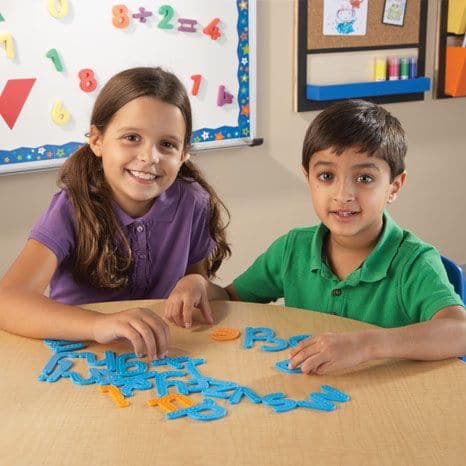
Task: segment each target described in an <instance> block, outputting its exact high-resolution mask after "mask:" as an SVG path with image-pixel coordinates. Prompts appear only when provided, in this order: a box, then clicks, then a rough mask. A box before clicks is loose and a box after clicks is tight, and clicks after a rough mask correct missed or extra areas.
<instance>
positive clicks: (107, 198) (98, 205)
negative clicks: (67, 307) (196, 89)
mask: <svg viewBox="0 0 466 466" xmlns="http://www.w3.org/2000/svg"><path fill="white" fill-rule="evenodd" d="M142 96H150V97H153V98H155V99H158V100H161V101H162V102H167V103H169V104H172V105H175V106H176V107H178V108H179V109H180V111H181V113H182V115H183V119H184V122H185V126H186V134H185V139H184V143H183V151H184V152H188V151H189V148H190V141H191V133H192V118H191V105H190V102H189V97H188V94H187V92H186V89H185V88H184V86H183V84H182V83H181V81H180V80H179V79H178V78H177V77H176V76H175V75H174V74H172V73H170V72H168V71H165V70H163V69H162V68H159V67H157V68H150V67H140V68H131V69H128V70H124V71H121V72H120V73H118V74H116V75H115V76H113V77H112V78H111V79H110V80H109V81H108V82H107V84H105V86H104V87H103V88H102V90H101V91H100V93H99V95H98V96H97V99H96V101H95V103H94V108H93V111H92V116H91V125H95V126H96V127H97V128H98V129H99V130H100V131H102V132H104V131H105V129H106V128H107V126H108V124H109V123H110V121H111V120H112V118H113V116H114V115H115V113H116V112H117V111H118V110H119V109H120V108H122V107H123V106H124V105H126V104H127V103H128V102H130V101H132V100H133V99H136V98H138V97H142ZM178 178H179V179H181V180H183V181H184V182H186V183H192V182H198V183H199V184H200V185H201V186H202V187H203V188H204V189H205V190H206V191H207V192H208V193H209V196H210V219H209V232H210V234H211V236H212V238H213V240H214V241H215V243H216V246H215V248H214V250H213V251H212V253H211V254H210V256H209V257H208V259H207V271H208V275H209V277H211V276H215V272H216V271H217V270H218V268H219V267H220V264H221V263H222V261H223V260H224V259H225V258H227V257H228V256H229V255H230V254H231V251H230V246H229V244H228V242H227V239H226V232H225V229H226V227H227V225H228V221H229V218H230V216H229V212H228V210H227V208H226V207H225V205H224V204H223V202H222V201H221V200H220V198H219V197H218V195H217V194H216V192H215V191H214V189H213V188H212V187H211V186H210V185H209V184H208V183H207V181H206V180H205V179H204V177H203V176H202V174H201V172H200V171H199V169H198V168H197V167H196V166H195V165H194V163H192V162H191V161H186V162H184V163H183V165H182V166H181V169H180V171H179V172H178ZM59 186H61V187H63V188H66V189H67V191H68V196H69V198H70V201H71V203H72V205H73V208H74V210H75V214H76V248H75V251H74V252H73V255H72V262H73V275H74V278H75V279H76V280H77V281H79V282H85V283H89V284H91V285H92V286H94V287H96V288H107V289H114V288H122V287H126V286H128V284H129V274H130V270H131V267H132V263H133V257H132V250H131V246H130V244H129V241H128V240H127V238H126V237H125V235H124V233H123V230H122V228H121V226H120V224H119V221H118V219H117V217H116V215H115V213H114V211H113V209H112V205H111V200H112V195H111V190H110V187H109V186H108V184H107V182H106V181H105V177H104V173H103V169H102V158H99V157H96V156H95V155H94V153H93V152H92V150H91V148H90V146H89V144H84V146H82V147H81V148H79V149H78V150H77V151H76V152H75V153H74V154H73V155H72V156H71V157H70V158H69V159H67V161H66V162H65V164H64V165H63V168H62V171H61V173H60V176H59ZM222 214H224V215H225V217H226V219H225V220H224V218H223V215H222Z"/></svg>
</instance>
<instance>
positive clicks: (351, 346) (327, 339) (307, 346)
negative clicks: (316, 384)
mask: <svg viewBox="0 0 466 466" xmlns="http://www.w3.org/2000/svg"><path fill="white" fill-rule="evenodd" d="M366 353H367V351H366V345H365V344H364V333H363V332H347V333H322V334H321V335H318V336H315V337H311V338H308V339H307V340H303V341H301V342H300V343H299V344H298V345H297V346H296V347H295V348H293V349H292V350H291V353H290V364H289V365H290V369H294V368H296V367H297V366H299V365H300V364H301V370H302V372H304V373H305V374H310V373H314V374H319V375H321V374H327V373H329V372H333V371H336V370H340V369H347V368H349V367H353V366H356V365H357V364H359V363H361V362H364V361H366V360H367V355H366Z"/></svg>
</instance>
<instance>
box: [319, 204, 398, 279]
mask: <svg viewBox="0 0 466 466" xmlns="http://www.w3.org/2000/svg"><path fill="white" fill-rule="evenodd" d="M383 222H384V227H383V230H382V235H381V236H380V238H379V241H378V242H377V246H376V247H375V248H374V250H373V251H372V252H371V253H370V254H369V256H368V257H367V259H366V260H365V261H364V263H363V264H362V266H361V267H359V268H357V269H356V270H354V271H353V272H351V273H350V274H349V275H348V276H347V277H346V279H345V280H344V281H343V282H342V283H344V284H346V285H350V286H357V285H358V284H359V282H361V281H363V282H376V281H379V280H381V279H382V278H384V277H386V276H387V272H388V268H389V266H390V264H391V262H392V260H393V257H394V256H395V254H396V252H397V250H398V247H399V245H400V243H401V241H402V240H403V230H402V229H401V228H400V227H399V226H398V225H397V224H396V223H395V221H394V220H393V219H392V217H391V215H390V214H389V213H388V212H387V211H385V212H384V215H383ZM327 233H328V229H327V227H326V226H325V225H324V224H323V223H321V224H320V226H319V228H318V229H317V231H316V234H315V235H314V237H313V238H312V251H314V252H315V253H314V254H312V256H311V271H313V272H320V274H321V275H322V276H323V277H325V278H329V279H335V278H336V277H335V275H334V273H333V272H332V271H331V270H330V268H329V267H328V265H327V264H326V263H325V262H324V260H323V258H322V248H323V244H324V239H325V236H326V235H327ZM317 251H319V252H320V253H317Z"/></svg>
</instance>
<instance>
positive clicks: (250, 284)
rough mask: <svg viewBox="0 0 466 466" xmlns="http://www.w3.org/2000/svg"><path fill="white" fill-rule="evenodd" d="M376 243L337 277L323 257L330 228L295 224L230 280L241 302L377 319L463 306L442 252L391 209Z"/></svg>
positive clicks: (383, 321)
mask: <svg viewBox="0 0 466 466" xmlns="http://www.w3.org/2000/svg"><path fill="white" fill-rule="evenodd" d="M383 223H384V227H383V231H382V234H381V236H380V238H379V240H378V243H377V245H376V247H375V248H374V250H373V251H372V252H371V254H370V255H369V256H368V257H367V258H366V260H365V261H364V263H363V264H362V266H361V267H359V268H358V269H356V270H354V271H353V272H352V273H351V274H349V275H348V276H347V277H346V278H345V280H340V279H339V278H338V277H337V276H336V275H335V274H334V273H333V272H332V270H331V269H330V268H329V266H328V265H327V264H326V263H325V262H324V261H323V260H322V247H323V244H324V240H325V237H326V235H327V234H328V230H327V228H326V227H325V226H324V225H323V224H321V225H318V226H313V227H307V228H296V229H294V230H291V231H290V232H289V233H288V234H286V235H284V236H282V237H281V238H278V239H277V240H276V241H275V242H274V243H273V244H272V245H271V246H270V248H269V249H268V250H267V251H266V252H265V253H264V254H262V255H261V256H259V257H258V258H257V259H256V261H255V262H254V263H253V264H252V266H251V267H250V268H249V269H248V270H246V271H245V272H244V273H243V274H241V275H240V276H239V277H238V278H236V279H235V280H234V281H233V287H234V288H235V291H236V292H237V293H238V295H239V296H240V298H241V299H242V300H244V301H252V302H263V303H266V302H270V301H275V300H276V299H278V298H281V297H284V298H285V305H286V306H290V307H297V308H303V309H309V310H314V311H319V312H324V313H329V314H330V313H336V314H337V315H340V316H343V317H349V318H352V319H356V320H361V321H364V322H368V323H372V324H376V325H380V326H383V327H399V326H402V325H408V324H412V323H415V322H420V321H424V320H429V319H430V318H431V317H432V316H433V315H434V314H435V313H436V312H437V311H438V310H440V309H442V308H444V307H446V306H453V305H462V301H461V299H460V297H459V296H458V295H457V294H456V293H455V292H454V290H453V287H452V286H451V284H450V283H449V281H448V277H447V276H446V273H445V269H444V268H443V265H442V263H441V260H440V255H439V253H438V251H436V250H435V249H434V248H433V247H432V246H430V245H428V244H426V243H423V242H422V241H421V240H419V239H418V238H417V237H416V236H415V235H413V234H412V233H410V232H409V231H406V230H402V229H401V228H400V227H399V226H398V225H397V224H396V223H395V222H394V221H393V219H392V218H391V216H390V215H389V214H388V213H385V214H384V217H383Z"/></svg>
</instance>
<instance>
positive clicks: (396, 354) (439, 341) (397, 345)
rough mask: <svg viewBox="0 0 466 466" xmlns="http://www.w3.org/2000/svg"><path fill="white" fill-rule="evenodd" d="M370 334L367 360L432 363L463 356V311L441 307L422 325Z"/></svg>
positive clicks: (465, 327)
mask: <svg viewBox="0 0 466 466" xmlns="http://www.w3.org/2000/svg"><path fill="white" fill-rule="evenodd" d="M370 332H371V333H370V334H369V337H368V347H369V348H370V353H369V356H371V357H370V359H383V358H404V359H417V360H422V361H433V360H439V359H446V358H450V357H454V356H461V355H462V354H466V312H465V310H464V308H462V307H461V306H449V307H445V308H443V309H441V310H440V311H438V312H437V313H436V314H435V315H434V316H433V318H432V320H429V321H426V322H421V323H418V324H413V325H408V326H406V327H399V328H392V329H381V330H378V331H377V330H375V331H370ZM376 332H379V333H380V335H377V334H376Z"/></svg>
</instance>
